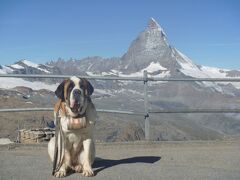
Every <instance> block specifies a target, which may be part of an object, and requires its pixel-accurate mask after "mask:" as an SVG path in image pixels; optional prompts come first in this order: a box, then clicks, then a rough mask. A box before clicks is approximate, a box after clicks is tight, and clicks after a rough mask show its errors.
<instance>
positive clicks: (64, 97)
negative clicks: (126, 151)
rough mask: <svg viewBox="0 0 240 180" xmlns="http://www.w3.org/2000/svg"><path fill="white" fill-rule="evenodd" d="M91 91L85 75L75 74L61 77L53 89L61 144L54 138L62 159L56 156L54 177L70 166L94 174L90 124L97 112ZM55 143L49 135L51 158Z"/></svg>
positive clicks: (93, 153) (87, 173)
mask: <svg viewBox="0 0 240 180" xmlns="http://www.w3.org/2000/svg"><path fill="white" fill-rule="evenodd" d="M93 91H94V89H93V87H92V85H91V84H90V83H89V82H88V81H87V80H86V79H83V78H78V77H75V76H74V77H71V78H70V79H67V80H64V81H63V82H62V83H61V84H60V85H59V86H58V88H57V90H56V91H55V94H56V96H57V97H58V98H59V101H58V102H57V103H56V105H55V108H54V112H55V115H56V114H58V116H59V118H60V123H59V124H60V128H61V132H62V134H61V136H62V139H61V140H62V141H63V143H62V144H64V145H62V146H61V142H60V138H58V148H60V150H59V151H60V152H61V154H62V159H61V158H60V159H58V166H59V168H58V169H57V171H55V172H54V174H53V175H54V176H55V177H64V176H66V174H67V172H68V171H69V170H71V169H72V170H74V171H75V172H79V173H82V174H83V175H84V176H93V175H94V173H93V170H92V164H93V162H94V158H95V145H94V139H93V128H94V123H95V120H96V117H97V114H96V110H95V107H94V105H93V103H92V101H91V98H90V95H91V94H92V93H93ZM59 133H60V132H59ZM59 136H60V134H59ZM55 143H56V137H53V138H52V139H51V140H50V142H49V144H48V154H49V156H50V159H51V161H52V162H53V161H54V152H55V151H54V150H55ZM58 156H60V155H58Z"/></svg>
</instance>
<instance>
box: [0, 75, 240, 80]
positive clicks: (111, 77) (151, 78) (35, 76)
mask: <svg viewBox="0 0 240 180" xmlns="http://www.w3.org/2000/svg"><path fill="white" fill-rule="evenodd" d="M72 76H73V75H53V74H51V75H50V74H49V75H46V74H44V75H42V74H0V77H14V78H60V79H63V78H69V77H72ZM79 77H80V78H86V79H97V80H123V81H145V79H144V78H143V77H117V76H79ZM147 81H210V82H240V78H160V77H148V78H147Z"/></svg>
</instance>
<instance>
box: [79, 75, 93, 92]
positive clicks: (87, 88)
mask: <svg viewBox="0 0 240 180" xmlns="http://www.w3.org/2000/svg"><path fill="white" fill-rule="evenodd" d="M82 81H83V86H84V89H85V95H87V96H91V95H92V93H93V91H94V88H93V86H92V84H91V83H90V82H89V81H88V80H86V79H85V78H83V79H82Z"/></svg>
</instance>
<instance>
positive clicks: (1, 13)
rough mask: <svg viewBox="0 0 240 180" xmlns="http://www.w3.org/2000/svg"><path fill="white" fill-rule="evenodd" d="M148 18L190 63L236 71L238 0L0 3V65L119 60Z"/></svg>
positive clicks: (10, 0)
mask: <svg viewBox="0 0 240 180" xmlns="http://www.w3.org/2000/svg"><path fill="white" fill-rule="evenodd" d="M150 17H153V18H154V19H156V20H157V21H158V23H159V24H160V25H161V26H162V28H163V29H164V31H165V32H166V34H167V37H168V41H169V43H170V44H171V45H172V46H174V47H176V48H177V49H179V50H180V51H181V52H183V53H184V54H186V55H187V56H189V57H190V58H191V59H192V60H193V61H194V62H196V63H198V64H202V65H208V66H215V67H223V68H231V69H240V1H239V0H95V1H93V0H39V1H37V0H0V64H11V63H14V62H16V61H18V60H20V59H29V60H31V61H33V62H37V63H45V62H47V61H50V60H56V59H57V58H58V57H62V58H64V59H69V58H71V57H72V58H76V59H80V58H83V57H86V56H95V55H98V56H103V57H113V56H114V57H120V56H122V55H123V54H124V52H126V51H127V49H128V47H129V45H130V43H131V41H132V40H133V39H135V38H136V37H137V35H138V33H139V32H141V31H143V30H144V28H145V27H146V26H147V22H148V20H149V18H150Z"/></svg>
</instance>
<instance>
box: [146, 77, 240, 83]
mask: <svg viewBox="0 0 240 180" xmlns="http://www.w3.org/2000/svg"><path fill="white" fill-rule="evenodd" d="M148 81H195V82H196V81H209V82H240V78H159V77H150V78H148Z"/></svg>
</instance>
